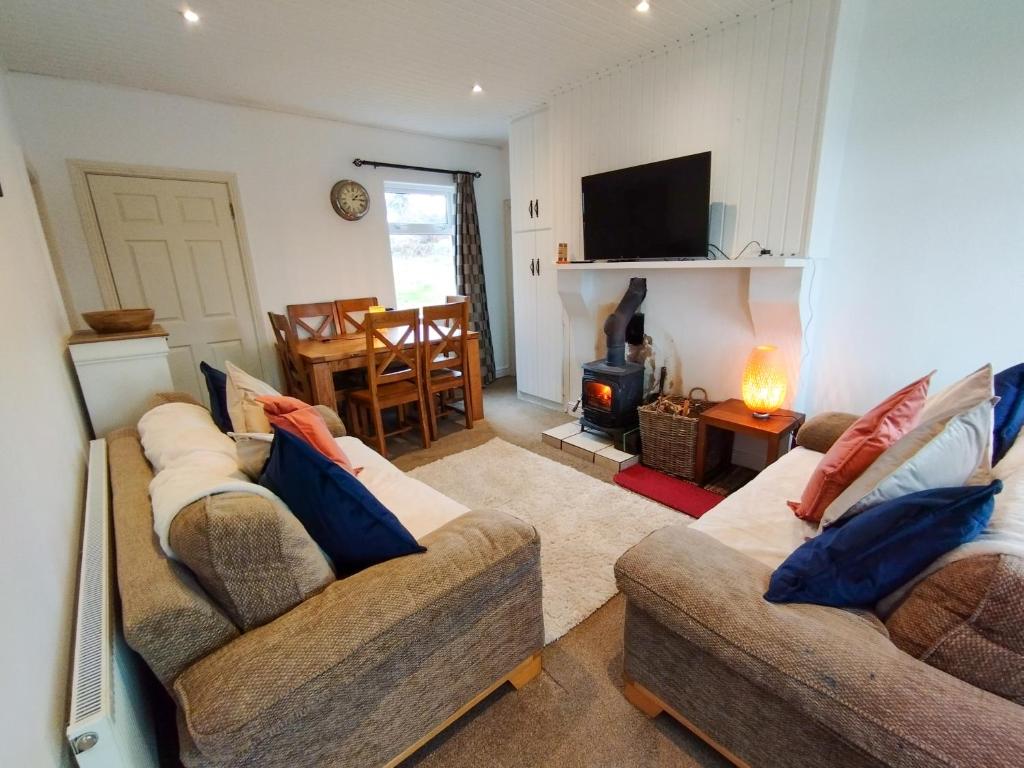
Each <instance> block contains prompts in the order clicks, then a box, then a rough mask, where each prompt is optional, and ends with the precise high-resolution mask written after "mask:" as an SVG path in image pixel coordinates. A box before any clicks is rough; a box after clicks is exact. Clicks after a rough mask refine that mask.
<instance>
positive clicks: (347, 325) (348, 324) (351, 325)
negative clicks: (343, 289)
mask: <svg viewBox="0 0 1024 768" xmlns="http://www.w3.org/2000/svg"><path fill="white" fill-rule="evenodd" d="M379 303H380V302H378V301H377V297H376V296H364V297H363V298H361V299H338V300H337V301H336V302H334V306H335V308H336V311H337V313H338V323H339V324H340V325H341V332H342V333H361V332H362V331H365V330H366V328H365V327H364V326H363V317H364V316H365V315H366V313H367V310H369V309H370V307H376V306H378V305H379Z"/></svg>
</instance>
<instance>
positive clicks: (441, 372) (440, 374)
mask: <svg viewBox="0 0 1024 768" xmlns="http://www.w3.org/2000/svg"><path fill="white" fill-rule="evenodd" d="M444 385H448V386H456V387H458V386H462V371H453V370H452V369H451V368H439V369H438V370H436V371H431V372H430V387H431V388H433V387H438V386H444Z"/></svg>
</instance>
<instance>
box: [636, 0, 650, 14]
mask: <svg viewBox="0 0 1024 768" xmlns="http://www.w3.org/2000/svg"><path fill="white" fill-rule="evenodd" d="M636 9H637V10H638V11H640V13H647V12H648V11H649V10H651V4H650V3H648V2H647V0H640V2H639V3H637V4H636Z"/></svg>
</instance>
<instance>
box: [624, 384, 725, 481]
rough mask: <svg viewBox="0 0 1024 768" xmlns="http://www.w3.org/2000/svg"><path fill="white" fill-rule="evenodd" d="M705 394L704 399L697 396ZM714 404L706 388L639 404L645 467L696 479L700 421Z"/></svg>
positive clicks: (642, 457) (696, 388)
mask: <svg viewBox="0 0 1024 768" xmlns="http://www.w3.org/2000/svg"><path fill="white" fill-rule="evenodd" d="M697 392H700V393H703V395H704V397H703V398H698V397H696V396H695V394H696V393H697ZM713 405H717V403H713V402H711V401H710V400H708V393H707V390H705V389H704V388H703V387H694V388H693V389H691V390H690V392H689V394H687V395H686V397H683V396H681V395H665V396H663V397H659V398H658V399H657V400H656V401H654V402H653V403H649V404H648V405H642V406H640V407H639V408H638V409H637V411H638V412H639V414H640V443H641V446H642V448H641V451H640V461H641V462H643V464H644V466H645V467H650V468H651V469H656V470H658V471H659V472H664V473H666V474H669V475H675V476H676V477H681V478H683V479H684V480H693V479H694V478H695V477H696V473H695V471H694V469H695V467H694V465H695V463H696V460H697V422H698V417H699V416H700V414H701V413H703V412H704V411H706V410H707V409H708V408H710V407H711V406H713Z"/></svg>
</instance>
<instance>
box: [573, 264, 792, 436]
mask: <svg viewBox="0 0 1024 768" xmlns="http://www.w3.org/2000/svg"><path fill="white" fill-rule="evenodd" d="M808 264H809V260H808V259H803V258H772V257H767V258H749V259H737V260H734V261H724V260H722V261H695V262H648V263H644V262H639V263H638V262H630V263H582V264H581V263H572V264H560V265H558V267H557V270H558V292H559V295H560V296H561V299H562V304H563V307H564V309H565V312H566V317H567V321H568V325H567V333H566V341H567V344H566V351H567V354H566V355H565V360H564V365H565V368H564V380H565V382H566V384H567V387H568V389H569V391H568V392H567V395H568V398H569V400H570V401H573V400H576V399H577V398H581V396H582V394H583V387H584V386H585V382H586V377H585V376H581V370H583V368H584V366H585V365H586V364H588V363H591V361H595V362H597V361H599V360H600V358H602V357H604V356H605V355H606V352H607V350H606V347H605V338H604V333H603V330H602V324H603V322H604V320H605V318H606V317H607V315H608V314H609V313H610V312H611V310H612V309H614V308H615V306H616V302H618V301H619V300H620V298H621V297H622V294H623V291H624V290H626V288H627V285H628V283H629V280H628V278H630V277H634V276H639V277H645V278H647V297H646V300H645V301H644V305H643V312H644V315H645V326H646V333H647V334H648V335H649V336H651V338H652V340H653V347H654V354H655V363H656V367H657V368H659V369H660V367H661V366H662V365H666V366H667V368H668V377H667V381H668V382H669V384H671V385H672V387H673V390H674V391H675V392H677V393H678V392H683V391H686V390H688V389H689V388H690V387H694V386H699V387H704V388H705V389H707V390H708V393H709V395H710V397H711V398H712V399H714V400H719V399H725V398H729V397H737V396H739V388H740V378H741V375H742V369H743V364H744V361H745V360H746V357H747V355H748V354H749V352H750V350H751V349H752V348H753V346H754V345H755V344H758V343H772V344H775V345H776V346H778V347H779V348H780V350H782V353H783V359H784V360H785V364H786V371H787V376H788V380H789V383H790V387H789V392H790V394H789V396H788V397H787V402H786V404H785V407H787V408H788V407H791V405H792V403H793V400H794V398H797V397H799V381H800V370H799V366H800V353H801V349H802V344H803V329H804V324H805V322H806V319H807V318H806V295H805V294H806V284H805V283H806V280H805V275H806V269H805V267H807V265H808ZM584 415H586V413H585V414H584ZM595 426H597V428H599V429H600V428H601V427H600V424H599V423H597V424H595ZM737 448H738V450H742V447H741V446H737Z"/></svg>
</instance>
